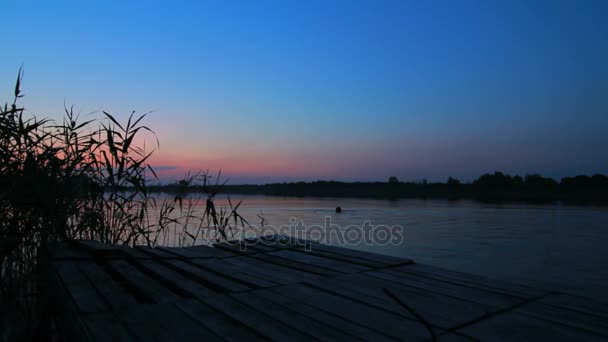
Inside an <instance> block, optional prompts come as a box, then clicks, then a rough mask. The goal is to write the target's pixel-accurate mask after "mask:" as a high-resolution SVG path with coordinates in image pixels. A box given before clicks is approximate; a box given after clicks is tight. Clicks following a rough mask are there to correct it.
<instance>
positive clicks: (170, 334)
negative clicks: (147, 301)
mask: <svg viewBox="0 0 608 342" xmlns="http://www.w3.org/2000/svg"><path fill="white" fill-rule="evenodd" d="M117 317H119V319H120V320H121V321H122V322H124V324H125V325H126V326H127V327H128V329H129V331H130V332H131V333H132V334H134V335H135V336H136V337H137V339H140V340H142V341H201V340H204V341H222V339H221V338H220V337H219V336H217V335H215V334H214V333H213V332H212V331H210V330H209V329H207V328H206V327H204V326H203V325H201V324H200V323H199V322H197V321H196V320H193V319H192V318H191V317H190V316H189V315H187V314H186V313H185V312H183V311H182V310H180V309H178V308H177V307H176V306H175V304H172V303H165V304H155V305H136V306H133V307H130V308H127V309H125V310H123V311H121V312H118V313H117Z"/></svg>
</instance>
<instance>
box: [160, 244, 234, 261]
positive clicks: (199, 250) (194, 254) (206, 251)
mask: <svg viewBox="0 0 608 342" xmlns="http://www.w3.org/2000/svg"><path fill="white" fill-rule="evenodd" d="M158 248H159V249H160V250H162V251H164V252H168V253H171V254H174V255H176V256H178V257H182V258H190V259H194V258H224V257H232V256H234V253H232V252H228V251H225V250H222V249H219V248H214V247H211V246H193V247H186V248H177V247H158Z"/></svg>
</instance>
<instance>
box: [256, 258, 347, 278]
mask: <svg viewBox="0 0 608 342" xmlns="http://www.w3.org/2000/svg"><path fill="white" fill-rule="evenodd" d="M251 258H253V259H256V260H260V261H263V262H267V263H271V264H275V265H279V266H283V267H289V268H293V269H295V270H298V271H302V272H308V273H311V274H316V275H320V276H326V277H329V276H335V275H338V274H340V273H338V272H335V271H332V270H328V269H326V268H321V267H317V266H315V265H309V264H306V263H301V262H297V261H293V260H289V259H286V258H277V257H275V256H272V255H267V254H255V255H252V256H251Z"/></svg>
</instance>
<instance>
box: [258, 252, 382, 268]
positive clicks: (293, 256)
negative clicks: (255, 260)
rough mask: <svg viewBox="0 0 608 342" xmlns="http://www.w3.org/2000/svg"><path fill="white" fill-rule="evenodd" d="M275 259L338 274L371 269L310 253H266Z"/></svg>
mask: <svg viewBox="0 0 608 342" xmlns="http://www.w3.org/2000/svg"><path fill="white" fill-rule="evenodd" d="M266 255H268V256H272V257H275V258H282V259H288V260H291V261H295V262H300V263H303V264H308V265H314V266H317V267H319V268H324V269H327V270H330V271H333V272H337V273H356V272H363V271H366V270H370V269H371V268H370V267H366V266H361V265H356V264H352V263H348V262H342V261H338V260H335V259H328V258H324V257H320V256H316V255H313V254H308V253H299V252H294V251H290V250H282V251H278V252H271V253H266Z"/></svg>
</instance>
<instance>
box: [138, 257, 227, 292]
mask: <svg viewBox="0 0 608 342" xmlns="http://www.w3.org/2000/svg"><path fill="white" fill-rule="evenodd" d="M137 263H138V264H139V265H141V267H142V268H144V269H146V272H144V273H148V274H154V275H155V277H154V278H156V279H157V280H158V281H159V282H160V283H162V284H164V286H166V287H169V288H172V289H174V292H178V293H180V294H182V295H183V296H189V297H193V298H196V297H204V296H211V295H215V294H217V292H215V291H213V290H212V289H210V288H208V287H206V286H203V285H201V284H200V283H199V282H197V281H195V280H193V279H192V278H190V277H186V276H184V275H182V274H181V273H179V272H176V271H175V270H173V269H171V268H169V267H167V266H165V265H164V264H162V263H160V262H157V261H154V260H139V261H138V262H137Z"/></svg>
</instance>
